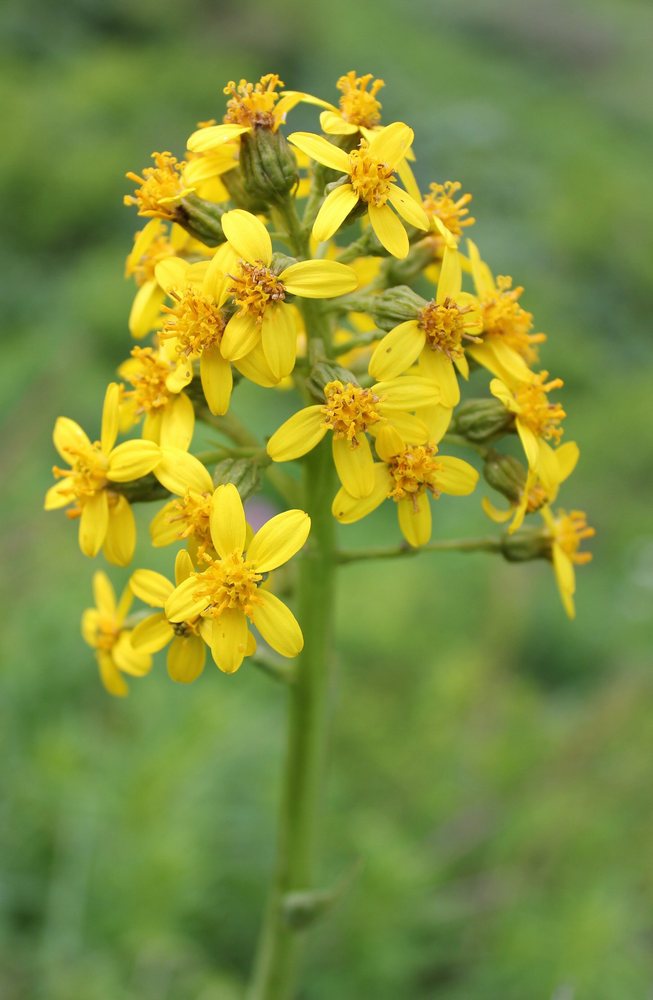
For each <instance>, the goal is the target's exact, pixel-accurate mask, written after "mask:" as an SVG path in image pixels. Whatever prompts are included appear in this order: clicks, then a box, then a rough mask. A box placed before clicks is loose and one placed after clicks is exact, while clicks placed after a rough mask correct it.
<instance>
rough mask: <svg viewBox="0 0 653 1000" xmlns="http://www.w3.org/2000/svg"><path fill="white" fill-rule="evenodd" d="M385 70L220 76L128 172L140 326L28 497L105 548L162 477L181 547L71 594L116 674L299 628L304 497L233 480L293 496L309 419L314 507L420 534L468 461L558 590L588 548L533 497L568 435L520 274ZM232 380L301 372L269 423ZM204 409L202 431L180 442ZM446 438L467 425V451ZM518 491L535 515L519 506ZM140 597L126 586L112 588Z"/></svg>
mask: <svg viewBox="0 0 653 1000" xmlns="http://www.w3.org/2000/svg"><path fill="white" fill-rule="evenodd" d="M383 86H384V83H383V81H382V80H377V79H374V78H373V76H372V75H371V74H367V75H363V76H358V75H357V74H356V73H355V72H354V71H351V72H349V73H347V74H346V75H344V76H342V77H341V78H340V79H339V80H338V81H337V85H336V90H337V92H338V93H339V95H340V96H339V98H338V99H337V100H334V102H333V103H331V102H329V101H327V100H323V99H322V98H318V97H315V96H313V95H310V94H306V93H303V92H300V91H292V90H285V89H284V84H283V82H282V81H281V80H280V79H279V77H278V76H276V75H274V74H268V75H267V76H264V77H263V78H262V79H261V80H260V81H259V82H257V83H249V82H247V81H245V80H241V81H240V82H238V83H235V82H229V83H228V84H227V86H226V87H225V89H224V93H225V95H226V98H227V100H226V102H225V107H224V111H223V120H222V122H217V121H216V120H215V119H211V120H209V121H205V122H201V123H200V124H199V125H198V127H197V128H196V129H195V130H194V131H193V132H192V133H191V135H190V136H189V138H188V140H187V143H186V150H185V152H184V153H183V157H181V158H178V157H176V156H174V155H172V153H170V152H156V153H153V154H152V157H153V165H151V166H147V167H145V168H144V169H143V170H142V171H141V173H133V172H130V173H128V174H127V177H128V178H129V179H130V180H131V181H132V182H133V183H134V184H135V185H136V187H135V190H134V191H133V193H132V194H128V195H126V196H125V199H124V200H125V203H126V204H127V205H131V206H134V207H135V208H136V209H137V210H138V214H139V215H140V216H143V217H144V218H145V219H146V220H147V221H146V222H145V224H144V225H143V227H142V228H141V230H140V231H139V232H138V233H137V234H136V236H135V240H134V244H133V247H132V249H131V251H130V253H129V255H128V256H127V262H126V275H127V277H128V278H131V279H133V280H134V282H135V285H136V294H135V298H134V301H133V305H132V308H131V312H130V315H129V321H128V327H129V332H130V334H131V335H132V337H133V338H134V340H136V341H137V343H136V344H134V345H133V347H132V349H131V351H130V352H129V356H128V357H126V358H125V359H124V361H123V362H122V363H121V364H120V366H119V367H118V376H119V378H118V380H117V381H114V382H112V383H111V384H110V385H109V387H108V389H107V392H106V396H105V400H104V407H103V411H102V419H101V432H100V439H99V440H98V441H92V440H91V439H90V438H89V437H88V436H87V434H86V433H85V432H84V431H83V430H82V428H81V427H80V426H79V425H78V424H77V423H75V422H74V421H73V420H70V419H68V418H66V417H60V418H59V419H58V420H57V423H56V426H55V431H54V443H55V447H56V448H57V451H58V452H59V454H60V456H61V458H62V460H63V461H64V462H65V463H66V467H65V468H58V467H55V469H54V475H55V477H56V482H55V484H54V485H53V486H52V487H51V488H50V489H49V490H48V493H47V496H46V502H45V506H46V509H55V508H63V507H65V508H67V514H68V516H69V517H70V518H73V519H78V520H79V544H80V548H81V550H82V552H83V553H84V554H85V555H86V556H88V557H91V558H94V557H96V556H97V555H98V553H99V552H100V550H102V552H103V554H104V556H105V558H106V560H107V561H108V562H110V563H113V564H115V565H117V566H128V565H130V564H131V563H132V560H133V557H134V551H135V545H136V529H135V521H134V516H133V512H132V505H133V504H134V503H137V502H144V501H161V500H163V501H164V503H163V506H161V507H160V508H159V509H157V512H156V513H155V515H154V517H153V519H152V520H151V524H150V536H151V542H152V545H153V546H155V547H163V546H168V545H176V546H177V553H176V558H175V560H174V567H171V571H172V572H171V575H170V578H168V577H167V576H164V575H162V574H161V573H158V572H155V571H153V570H151V569H148V568H144V567H139V568H136V569H135V570H134V571H133V572H132V575H131V577H130V579H129V582H128V585H127V588H126V590H125V593H124V595H123V597H122V598H121V599H120V601H118V602H116V598H115V595H114V591H113V588H112V586H111V584H110V582H109V580H108V578H107V577H106V575H105V574H104V573H103V572H102V571H98V572H96V574H95V578H94V592H95V601H96V607H95V608H94V609H91V610H88V611H86V612H85V613H84V618H83V635H84V638H85V639H86V641H87V642H88V643H89V645H91V646H92V647H93V648H94V649H95V650H96V654H97V659H98V663H99V666H100V673H101V676H102V679H103V681H104V684H105V686H106V688H107V689H108V690H109V691H111V692H112V693H113V694H118V695H120V694H124V693H125V692H126V690H127V687H126V683H125V675H130V676H142V675H144V674H146V673H147V671H148V670H149V669H150V666H151V657H152V655H153V654H154V653H156V652H157V651H159V650H161V649H163V647H164V646H167V647H168V654H167V657H168V671H169V674H170V676H171V677H172V678H173V679H174V680H176V681H180V682H189V681H192V680H194V679H195V678H196V677H197V676H198V675H199V674H200V673H201V671H202V669H203V667H204V663H205V658H206V648H207V647H208V648H209V649H210V651H211V654H212V657H213V659H214V661H215V663H216V664H217V665H218V667H219V668H220V669H221V670H223V671H224V672H226V673H232V672H234V671H236V670H237V669H238V668H239V667H240V665H241V663H242V662H243V660H244V658H246V657H256V656H258V655H259V653H257V652H256V645H257V640H256V638H255V635H254V632H253V631H252V629H253V630H255V632H256V633H257V634H258V636H259V637H260V639H262V640H263V642H264V643H265V644H266V645H267V646H270V647H271V648H272V649H273V650H275V651H276V652H277V653H279V654H280V655H281V656H284V657H295V656H296V655H297V654H298V653H299V652H300V650H301V649H302V645H303V637H302V632H301V629H300V626H299V624H298V623H297V621H296V619H295V617H294V615H293V614H292V612H291V611H290V610H289V609H288V607H286V605H285V604H284V603H283V602H282V601H281V600H280V599H279V598H278V597H277V596H276V595H275V593H274V580H273V578H272V577H269V574H270V573H271V571H272V570H275V569H276V568H278V567H279V566H280V565H282V564H283V563H285V562H287V561H288V560H290V559H291V558H292V556H294V555H295V554H296V553H298V552H299V550H300V549H302V547H303V546H304V543H306V542H307V539H308V536H309V528H310V517H309V515H308V513H305V512H304V511H303V510H301V509H298V508H296V507H292V508H291V509H288V510H285V511H284V512H282V513H279V514H277V515H276V516H273V517H271V518H270V519H269V520H268V521H267V522H266V523H264V524H263V525H262V526H261V527H260V528H259V530H258V531H257V532H256V533H254V532H253V530H252V529H251V528H250V526H249V525H248V523H247V519H246V513H245V509H244V507H243V502H244V501H246V500H247V499H248V498H249V497H250V496H251V494H252V493H253V492H255V491H256V490H257V489H258V488H259V484H260V482H261V479H262V477H267V479H268V480H269V482H270V484H271V485H272V487H273V489H274V490H275V492H276V494H278V496H280V497H281V498H282V499H283V500H284V501H285V500H286V499H288V500H290V501H292V498H293V497H294V496H296V495H297V486H298V484H297V480H296V478H293V477H292V476H288V475H287V474H286V472H285V471H284V470H282V469H280V468H279V466H278V463H287V462H291V461H294V460H299V459H303V456H306V455H308V453H309V452H311V451H312V450H313V449H315V448H318V447H319V448H321V449H324V447H325V445H324V443H321V442H323V439H328V441H329V446H330V449H331V454H332V462H333V470H334V477H333V484H332V486H333V488H332V491H331V493H330V495H329V496H328V497H326V503H327V507H330V509H331V513H332V516H333V517H334V518H335V519H336V520H337V521H339V522H341V523H342V524H351V523H353V522H355V521H358V520H359V519H361V518H363V517H366V516H367V515H369V514H371V512H372V511H374V510H375V509H376V508H377V507H379V506H380V505H381V504H383V503H384V502H387V503H389V504H394V505H396V510H397V517H398V523H399V530H400V532H401V534H402V535H403V538H404V540H405V542H404V543H403V544H405V545H406V550H407V551H410V549H411V548H418V547H423V546H428V545H429V543H430V540H431V536H432V503H433V502H435V501H438V500H439V499H440V498H441V497H442V496H443V495H450V496H463V495H467V494H470V493H472V492H473V491H474V489H475V488H476V486H477V482H478V479H479V476H480V475H482V476H483V477H484V478H485V480H486V482H487V484H488V485H489V486H491V487H492V488H493V489H494V490H495V491H497V492H499V493H500V494H501V495H502V496H503V497H504V498H505V500H506V501H507V506H505V505H500V506H496V505H495V504H494V503H493V502H491V501H490V500H489V499H488V498H487V497H486V498H483V500H482V506H483V510H484V511H485V513H486V514H487V515H488V517H490V518H491V519H492V520H493V521H495V522H510V524H509V526H508V527H507V530H506V533H505V535H504V536H503V540H502V542H501V547H500V549H501V551H502V552H503V554H504V555H505V556H506V557H507V558H508V559H511V560H520V559H527V558H535V557H541V556H544V557H545V558H547V559H549V560H550V561H551V563H552V565H553V567H554V570H555V574H556V578H557V582H558V586H559V589H560V592H561V596H562V600H563V603H564V606H565V609H566V610H567V612H568V614H569V615H570V616H573V614H574V587H575V581H574V566H575V565H580V564H582V563H584V562H586V561H588V560H589V558H590V556H589V554H588V553H586V552H581V551H580V546H581V543H582V542H583V540H584V539H586V538H588V537H590V536H591V535H592V534H593V530H592V529H591V528H589V527H588V526H587V522H586V519H585V516H584V514H582V513H581V512H579V511H572V512H571V513H565V512H564V511H560V512H556V511H555V510H554V509H553V507H552V505H553V504H554V502H555V501H556V498H557V494H558V491H559V489H560V486H561V484H562V483H563V482H564V481H565V480H566V479H567V478H568V477H569V475H570V474H571V472H572V471H573V469H574V467H575V465H576V462H577V459H578V448H577V446H576V445H575V444H574V443H573V442H563V440H562V437H563V424H564V420H565V417H566V413H565V410H564V409H563V407H562V405H561V403H560V402H559V395H558V391H559V389H560V388H561V387H562V385H563V383H562V380H561V379H560V378H558V377H552V376H551V375H550V374H549V372H547V371H545V370H543V369H542V368H541V365H540V360H539V351H540V346H541V344H542V343H543V342H544V341H545V339H546V338H545V335H544V334H543V333H540V332H537V331H536V328H535V327H534V321H533V316H532V315H531V313H530V312H528V311H527V310H526V309H525V308H524V306H523V305H522V302H521V299H522V294H523V289H522V288H521V287H520V286H515V285H514V284H513V281H512V279H511V278H509V277H507V276H503V275H498V276H495V275H494V274H493V273H492V271H491V269H490V267H489V266H488V264H487V263H486V262H485V260H484V258H483V256H482V254H481V252H480V250H479V249H478V247H477V245H476V243H474V242H472V240H471V239H468V238H466V234H467V232H468V230H469V228H470V227H471V226H472V225H474V223H475V219H474V218H472V217H471V216H470V214H469V203H470V201H471V195H470V194H469V193H466V192H464V191H463V188H462V185H461V184H460V182H459V181H452V180H444V179H437V180H433V181H432V182H431V183H430V184H429V185H427V187H426V189H425V190H422V191H421V190H420V188H419V186H418V184H417V182H416V180H415V176H414V173H413V167H412V164H413V162H414V160H415V152H414V150H413V147H414V143H415V136H414V133H413V130H412V128H411V127H410V126H409V125H408V124H405V123H404V122H401V121H394V122H383V119H382V106H381V102H380V100H379V92H380V90H381V89H382V87H383ZM300 104H305V105H308V106H309V108H311V107H314V108H315V107H316V108H317V109H319V110H318V111H317V112H316V119H318V120H317V121H316V126H317V128H318V130H316V131H314V132H306V131H303V132H298V131H292V132H290V134H286V120H287V117H288V115H289V114H290V113H291V112H292V111H293V109H295V108H296V107H297V106H298V105H300ZM246 382H250V383H254V385H256V386H258V387H260V388H261V389H262V390H263V391H270V390H275V389H276V390H280V391H282V392H283V393H285V394H286V395H285V397H284V398H285V400H286V401H288V400H289V399H290V398H291V397H290V396H289V395H288V390H296V392H297V393H298V394H299V397H300V403H299V405H297V406H296V408H295V412H294V413H293V414H292V415H291V416H290V417H289V418H288V419H287V420H286V421H285V422H283V423H282V425H281V426H279V427H277V428H276V429H275V428H274V427H271V428H270V433H269V434H268V435H267V436H266V438H267V440H260V439H258V438H257V437H256V435H255V434H253V432H252V431H251V429H250V428H248V427H246V426H244V425H243V424H242V423H241V422H240V420H239V419H238V418H237V417H236V415H235V412H234V408H233V404H232V401H233V400H234V398H235V399H236V403H237V397H238V391H239V389H238V387H239V385H240V384H242V383H246ZM200 422H201V423H204V424H206V425H208V426H209V427H210V428H212V429H213V430H214V431H215V432H216V433H217V434H219V435H220V442H219V443H218V444H217V445H216V446H215V447H214V448H213V450H212V451H210V452H204V453H200V454H198V453H197V450H196V449H195V450H193V442H194V440H195V439H196V437H197V425H198V423H200ZM120 435H131V436H130V437H129V438H128V439H127V440H124V441H122V442H121V443H119V444H117V443H116V442H117V441H118V438H119V436H120ZM511 442H512V445H511ZM501 443H504V444H505V445H506V447H503V448H502V447H500V445H501ZM449 448H453V449H454V450H458V449H460V448H463V449H464V448H467V449H468V450H469V452H470V455H471V457H472V458H473V459H474V460H475V461H476V464H477V465H479V466H480V468H479V469H477V468H476V467H475V466H474V465H473V464H471V463H470V462H468V461H466V460H464V459H463V458H461V457H458V456H457V455H455V454H453V455H452V454H448V450H449ZM441 449H442V450H441ZM304 464H305V463H304ZM338 480H339V482H338ZM303 506H306V507H308V508H309V513H312V510H311V505H310V503H308V501H306V500H305V501H304V503H303ZM532 515H536V518H535V520H536V521H537V518H538V517H539V519H540V521H539V526H538V527H536V528H528V529H526V528H525V527H524V522H525V519H526V518H531V516H532ZM531 523H532V522H531ZM468 547H469V546H468ZM310 552H311V541H310V540H309V541H308V543H307V546H306V553H305V558H309V557H310ZM302 558H304V556H303V557H302ZM134 597H135V598H137V599H138V600H139V601H140V602H142V604H143V605H144V606H146V607H143V608H141V610H136V611H132V610H131V608H130V606H131V603H132V599H133V598H134ZM148 609H149V610H148ZM152 609H153V610H152Z"/></svg>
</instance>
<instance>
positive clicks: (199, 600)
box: [165, 576, 209, 622]
mask: <svg viewBox="0 0 653 1000" xmlns="http://www.w3.org/2000/svg"><path fill="white" fill-rule="evenodd" d="M200 583H201V578H200V579H198V578H197V577H195V576H190V577H188V579H187V580H184V582H183V583H180V584H179V586H178V587H175V589H174V590H173V592H172V593H171V595H170V597H169V598H168V599H167V601H166V603H165V613H166V618H167V619H168V621H170V622H188V621H191V620H192V619H193V618H197V616H198V615H200V614H201V613H202V612H203V611H206V609H207V607H208V606H209V599H208V597H206V595H204V596H202V597H196V596H195V594H196V591H197V590H198V588H199V586H200Z"/></svg>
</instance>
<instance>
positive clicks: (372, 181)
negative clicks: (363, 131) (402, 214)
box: [349, 139, 394, 207]
mask: <svg viewBox="0 0 653 1000" xmlns="http://www.w3.org/2000/svg"><path fill="white" fill-rule="evenodd" d="M367 149H368V143H367V141H366V140H365V139H361V143H360V146H359V148H358V149H354V150H352V151H351V153H350V154H349V180H350V182H351V186H352V188H353V189H354V193H355V194H356V195H358V197H359V198H360V199H361V201H364V202H366V203H367V204H368V205H376V206H377V207H380V206H381V205H385V203H386V201H387V200H388V195H389V194H390V185H391V184H392V182H393V180H394V171H393V170H391V169H390V167H388V166H387V165H386V164H385V163H379V161H378V160H375V159H374V157H373V156H370V155H369V153H368V152H367Z"/></svg>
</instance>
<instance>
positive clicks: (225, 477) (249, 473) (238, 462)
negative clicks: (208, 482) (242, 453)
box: [213, 458, 260, 500]
mask: <svg viewBox="0 0 653 1000" xmlns="http://www.w3.org/2000/svg"><path fill="white" fill-rule="evenodd" d="M213 483H214V485H215V486H224V485H226V484H227V483H233V485H234V486H235V487H236V489H237V490H238V493H239V494H240V499H241V500H246V499H247V498H248V497H250V496H251V495H252V493H256V491H257V490H258V488H259V484H260V481H259V470H258V465H257V463H256V462H255V461H253V460H252V459H251V458H225V459H223V461H222V462H218V464H217V465H216V467H215V469H214V471H213Z"/></svg>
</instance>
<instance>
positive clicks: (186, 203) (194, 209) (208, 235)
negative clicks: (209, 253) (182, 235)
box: [175, 194, 226, 247]
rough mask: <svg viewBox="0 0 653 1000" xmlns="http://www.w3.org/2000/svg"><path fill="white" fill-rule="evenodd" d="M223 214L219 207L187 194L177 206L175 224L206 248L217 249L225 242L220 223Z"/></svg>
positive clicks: (194, 195) (223, 211) (223, 210)
mask: <svg viewBox="0 0 653 1000" xmlns="http://www.w3.org/2000/svg"><path fill="white" fill-rule="evenodd" d="M224 213H225V209H224V208H221V207H220V205H216V204H215V203H214V202H212V201H206V200H205V199H204V198H199V197H198V196H197V195H196V194H189V195H186V197H185V198H182V200H181V202H180V203H179V205H178V206H177V209H176V211H175V222H177V223H178V224H179V225H180V226H182V227H183V228H184V229H185V230H186V232H187V233H190V235H191V236H194V237H195V239H196V240H200V241H201V242H202V243H204V244H206V246H207V247H217V246H219V245H220V243H224V242H225V240H226V236H225V234H224V233H223V232H222V222H221V219H222V216H223V215H224Z"/></svg>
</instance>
